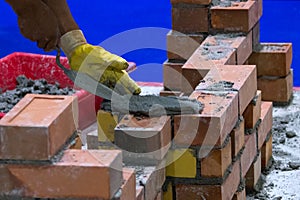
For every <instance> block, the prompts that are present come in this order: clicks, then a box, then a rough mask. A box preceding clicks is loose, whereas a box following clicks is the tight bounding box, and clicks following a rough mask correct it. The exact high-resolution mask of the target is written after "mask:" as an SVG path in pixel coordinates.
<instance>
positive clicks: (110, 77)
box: [69, 44, 141, 94]
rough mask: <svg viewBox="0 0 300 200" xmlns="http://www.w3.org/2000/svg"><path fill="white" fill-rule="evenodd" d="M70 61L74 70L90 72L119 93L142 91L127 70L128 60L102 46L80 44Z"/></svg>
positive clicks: (96, 78)
mask: <svg viewBox="0 0 300 200" xmlns="http://www.w3.org/2000/svg"><path fill="white" fill-rule="evenodd" d="M69 62H70V66H71V68H72V69H73V70H76V71H80V72H83V73H86V74H88V75H89V76H91V77H93V78H94V79H95V80H98V81H99V82H101V83H103V84H104V85H106V86H108V87H110V88H111V89H114V90H115V91H116V92H117V93H119V94H132V93H133V94H139V93H140V92H141V90H140V88H139V87H138V86H137V84H136V83H135V82H134V81H133V80H132V79H131V78H130V77H129V76H128V74H127V72H126V71H125V69H127V67H128V63H127V61H126V60H124V59H123V58H121V57H119V56H117V55H115V54H111V53H109V52H108V51H106V50H105V49H103V48H102V47H99V46H93V45H90V44H83V45H80V46H78V47H76V48H75V50H74V51H73V52H72V54H71V57H70V59H69Z"/></svg>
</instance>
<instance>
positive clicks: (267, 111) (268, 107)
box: [257, 101, 273, 149]
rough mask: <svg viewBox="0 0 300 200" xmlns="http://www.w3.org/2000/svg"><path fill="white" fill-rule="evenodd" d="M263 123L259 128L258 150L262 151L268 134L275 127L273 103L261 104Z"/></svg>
mask: <svg viewBox="0 0 300 200" xmlns="http://www.w3.org/2000/svg"><path fill="white" fill-rule="evenodd" d="M260 119H261V123H260V125H259V127H258V131H257V135H258V149H260V148H261V147H262V146H263V144H264V143H265V141H266V138H267V135H268V133H270V131H271V130H272V126H273V105H272V102H266V101H264V102H262V104H261V115H260Z"/></svg>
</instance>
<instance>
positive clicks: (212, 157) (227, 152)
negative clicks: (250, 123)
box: [200, 140, 232, 177]
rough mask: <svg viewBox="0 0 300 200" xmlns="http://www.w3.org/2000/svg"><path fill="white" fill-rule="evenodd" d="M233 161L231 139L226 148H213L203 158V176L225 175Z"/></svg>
mask: <svg viewBox="0 0 300 200" xmlns="http://www.w3.org/2000/svg"><path fill="white" fill-rule="evenodd" d="M231 162H232V158H231V141H230V140H229V142H228V144H226V146H225V147H224V148H221V149H213V150H211V152H210V153H209V154H208V155H207V156H206V157H205V158H203V159H201V164H200V166H201V176H202V177H223V176H224V174H225V172H226V170H227V168H228V167H229V165H230V164H231Z"/></svg>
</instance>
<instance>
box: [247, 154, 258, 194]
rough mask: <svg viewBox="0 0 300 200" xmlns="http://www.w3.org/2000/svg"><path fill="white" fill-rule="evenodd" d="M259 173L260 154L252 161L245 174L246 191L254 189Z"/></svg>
mask: <svg viewBox="0 0 300 200" xmlns="http://www.w3.org/2000/svg"><path fill="white" fill-rule="evenodd" d="M260 175H261V154H259V156H258V157H257V159H256V161H254V162H253V163H252V165H251V167H250V169H249V170H248V172H247V174H246V177H245V178H246V187H247V191H252V190H254V187H255V185H256V184H257V182H258V180H259V178H260Z"/></svg>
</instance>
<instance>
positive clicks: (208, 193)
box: [176, 162, 240, 200]
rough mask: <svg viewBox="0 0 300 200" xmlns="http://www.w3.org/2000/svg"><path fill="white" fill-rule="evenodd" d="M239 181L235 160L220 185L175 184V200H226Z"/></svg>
mask: <svg viewBox="0 0 300 200" xmlns="http://www.w3.org/2000/svg"><path fill="white" fill-rule="evenodd" d="M239 183H240V164H239V162H235V163H234V165H233V168H232V171H231V173H230V174H229V176H228V177H227V179H226V180H225V181H224V183H223V184H222V185H188V184H177V185H176V200H186V199H193V200H202V199H207V200H215V199H218V200H227V199H231V198H232V197H233V195H234V193H235V191H236V190H237V188H238V186H239Z"/></svg>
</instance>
